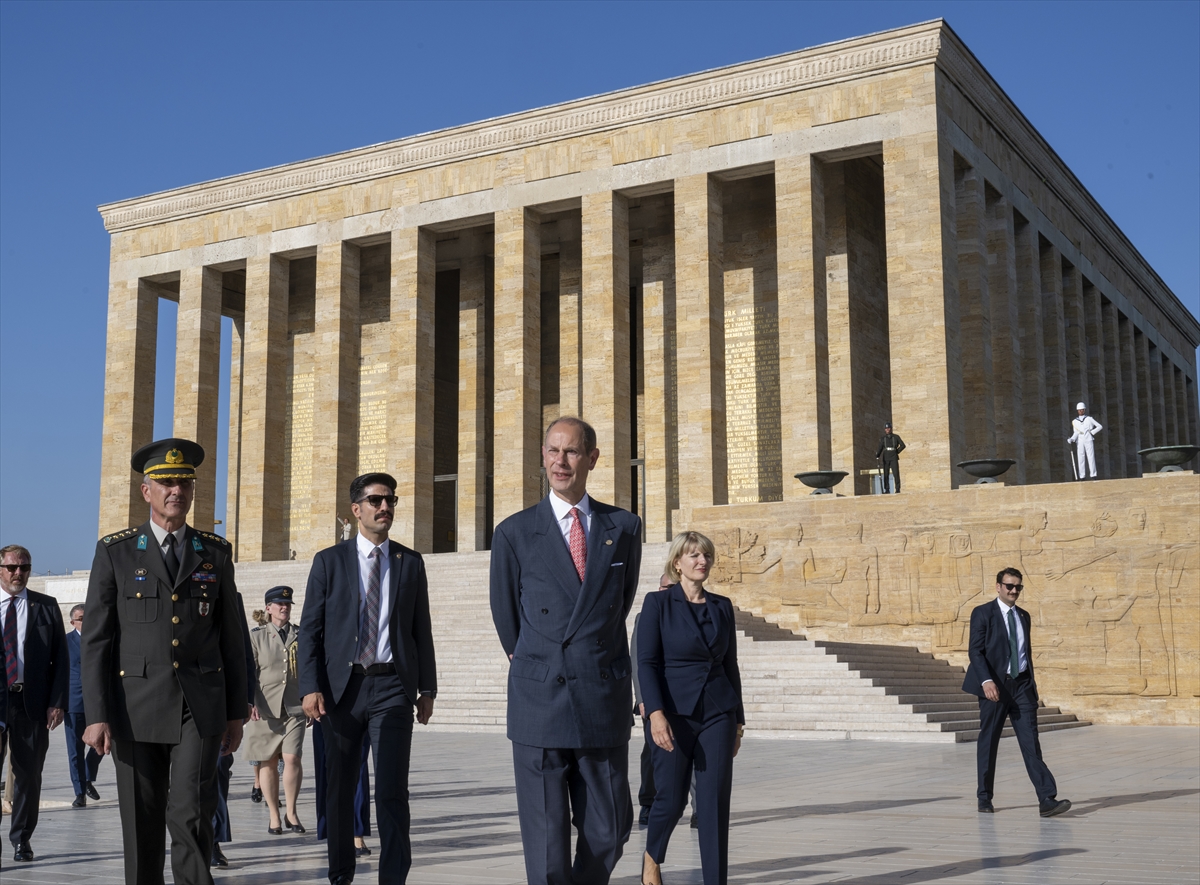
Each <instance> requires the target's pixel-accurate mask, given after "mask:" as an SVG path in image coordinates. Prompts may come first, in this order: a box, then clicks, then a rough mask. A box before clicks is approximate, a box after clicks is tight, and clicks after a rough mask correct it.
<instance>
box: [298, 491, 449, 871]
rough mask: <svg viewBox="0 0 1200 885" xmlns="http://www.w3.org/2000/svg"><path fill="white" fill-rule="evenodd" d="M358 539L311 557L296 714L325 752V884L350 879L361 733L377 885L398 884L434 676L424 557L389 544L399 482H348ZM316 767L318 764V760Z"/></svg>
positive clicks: (408, 858)
mask: <svg viewBox="0 0 1200 885" xmlns="http://www.w3.org/2000/svg"><path fill="white" fill-rule="evenodd" d="M350 502H351V504H350V509H351V512H353V514H354V518H355V519H357V520H358V535H357V536H355V537H354V538H352V539H350V540H348V541H342V542H341V543H339V544H336V545H334V546H333V547H327V548H326V549H324V550H322V551H321V552H320V553H318V554H317V555H316V556H315V557H314V558H313V564H312V571H310V572H309V575H308V589H307V590H306V592H305V597H304V615H303V618H302V620H301V622H300V640H299V643H298V658H299V661H298V663H299V675H300V695H301V697H302V704H303V706H304V712H305V714H306V715H307V716H308V717H309V718H310V719H316V720H319V721H320V726H319V727H320V728H322V729H323V732H322V735H323V737H324V743H325V760H324V764H325V776H326V784H327V787H326V796H327V799H326V814H325V820H326V828H327V833H328V849H329V881H330V882H331V883H333V885H346V883H349V882H352V881H354V866H355V851H354V791H355V789H356V788H357V786H358V780H359V767H360V764H361V760H362V756H361V754H362V740H363V733H364V732H366V733H367V734H369V735H370V739H371V756H372V758H373V759H374V760H375V806H376V819H377V820H378V822H379V843H380V849H379V867H378V871H379V881H380V882H389V883H403V882H404V881H405V880H406V878H407V876H408V870H409V868H410V867H411V866H412V848H411V845H410V843H409V807H408V763H409V752H410V750H411V748H412V730H413V716H414V713H415V715H416V720H417V721H418V722H420V723H421V724H422V725H425V724H426V723H427V722H429V717H430V716H431V715H433V699H434V697H436V695H437V668H436V665H435V663H434V655H433V629H432V627H431V625H430V620H429V586H428V582H427V580H426V577H425V561H424V560H423V559H422V558H421V554H420V553H417V551H415V550H410V549H409V548H408V547H405V546H403V545H401V544H398V543H396V542H395V541H391V540H388V532H389V531H391V528H392V522H393V520H394V519H395V514H396V480H395V479H393V478H392V477H391V476H389V475H388V474H386V473H367V474H364V475H362V476H360V477H358V478H357V479H355V480H354V481H353V482H352V483H350ZM317 764H318V765H320V764H321V762H317Z"/></svg>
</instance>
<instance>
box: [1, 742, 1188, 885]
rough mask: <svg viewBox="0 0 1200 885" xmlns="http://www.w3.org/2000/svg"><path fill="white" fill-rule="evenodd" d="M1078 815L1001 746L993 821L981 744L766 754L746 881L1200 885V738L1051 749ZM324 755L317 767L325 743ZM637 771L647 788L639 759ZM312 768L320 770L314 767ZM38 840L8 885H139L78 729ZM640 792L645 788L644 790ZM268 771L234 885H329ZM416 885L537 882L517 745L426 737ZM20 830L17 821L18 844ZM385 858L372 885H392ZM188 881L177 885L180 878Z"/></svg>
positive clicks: (694, 864) (235, 789)
mask: <svg viewBox="0 0 1200 885" xmlns="http://www.w3.org/2000/svg"><path fill="white" fill-rule="evenodd" d="M1042 747H1043V752H1044V755H1045V757H1046V760H1047V762H1048V763H1049V765H1050V768H1051V770H1053V772H1054V773H1055V776H1056V777H1057V778H1058V784H1059V795H1060V796H1062V797H1064V798H1068V799H1070V800H1072V802H1073V803H1074V807H1073V808H1072V809H1071V811H1069V812H1068V813H1067V814H1065V815H1063V816H1061V817H1057V818H1051V819H1048V820H1042V819H1041V818H1040V817H1038V814H1037V802H1036V799H1035V797H1034V794H1033V790H1032V788H1031V787H1030V784H1029V780H1028V778H1027V777H1026V775H1025V771H1024V767H1023V765H1022V764H1021V756H1020V752H1019V750H1018V748H1017V745H1016V743H1015V741H1013V740H1005V741H1004V742H1003V743H1002V744H1001V747H1000V766H999V772H998V775H997V783H998V787H997V793H996V798H995V805H996V814H995V815H981V814H978V813H977V812H976V810H975V745H974V744H903V743H883V742H879V743H876V742H867V741H837V742H828V743H826V742H816V741H805V742H795V741H775V740H763V739H757V740H755V739H748V740H747V741H746V744H745V746H744V748H743V750H742V753H741V755H740V756H739V757H738V759H737V762H736V765H735V770H734V791H733V822H732V832H731V836H730V882H731V883H753V885H767V883H787V882H801V883H819V882H839V883H843V885H891V883H925V882H942V881H947V882H954V883H959V882H962V883H1058V882H1080V883H1117V882H1124V883H1139V885H1140V883H1146V885H1150V883H1164V885H1177V883H1194V882H1198V881H1200V732H1198V731H1197V730H1196V729H1193V728H1118V727H1104V726H1095V727H1091V728H1084V729H1077V730H1073V731H1066V732H1057V733H1051V734H1046V735H1043V736H1042ZM306 749H307V753H306V755H310V754H311V744H310V745H309V747H308V748H306ZM639 749H640V745H638V744H633V745H631V753H630V755H631V760H632V761H634V769H635V772H636V752H637V751H638V750H639ZM306 761H307V760H306ZM46 768H47V770H46V789H45V792H44V794H43V800H44V801H45V802H47V803H50V804H53V803H58V806H57V807H50V808H46V809H45V810H43V812H42V817H41V822H40V823H39V825H38V829H37V832H36V833H35V835H34V839H33V843H32V844H33V849H34V851H35V852H36V854H37V855H38V859H37V860H36V861H35V862H34V863H32V864H21V865H17V864H14V863H13V861H12V849H11V848H10V847H9V846H8V843H7V839H5V841H4V843H2V844H3V846H4V854H3V871H2V872H0V877H2V878H3V882H4V885H25V883H68V882H70V883H80V882H95V883H106V882H114V883H116V882H121V881H123V876H122V867H121V834H120V822H119V819H118V812H117V805H116V801H115V798H116V786H115V783H114V781H113V769H112V765H111V763H109V762H105V763H104V764H103V765H102V767H101V774H100V777H99V780H98V783H97V786H98V789H99V790H100V793H101V796H102V801H100V802H98V803H97V802H93V803H91V804H90V805H89V806H88V807H87V808H86V809H72V808H69V807H66V806H67V805H68V803H69V802H70V801H71V799H72V798H73V796H72V792H71V787H70V782H69V779H68V777H67V771H66V759H65V750H64V748H63V739H62V732H61V729H60V730H59V731H57V732H55V734H54V735H53V736H52V739H51V744H50V757H49V759H48V760H47V766H46ZM636 786H637V785H636V783H635V784H634V789H635V790H636ZM250 787H251V772H250V768H249V766H247V765H245V764H244V763H242V762H241V761H240V760H239V762H238V763H237V765H236V766H235V768H234V779H233V785H232V799H231V803H230V804H231V809H232V814H233V835H234V839H235V841H234V842H233V843H232V844H229V845H226V846H225V851H226V854H227V855H228V857H229V859H230V862H231V866H230V868H229V869H228V870H218V871H216V873H215V879H216V882H217V883H218V885H267V883H293V882H314V883H316V882H324V881H326V878H325V847H324V843H323V842H318V841H317V840H316V837H315V835H313V833H312V830H314V829H315V823H316V815H315V814H314V811H313V792H312V781H311V778H306V781H305V790H304V793H303V796H302V799H301V803H300V819H301V822H302V823H304V824H305V826H307V827H308V828H309V829H310V832H309V833H308V834H307V835H290V834H289V835H285V836H270V835H268V834H267V832H266V828H267V811H266V808H265V807H264V806H263V805H261V804H257V805H256V804H253V803H251V802H250V800H249V798H248V797H249V793H250ZM412 810H413V828H412V835H413V850H414V855H415V861H414V866H413V871H412V875H411V876H410V877H409V881H410V882H412V883H433V882H437V883H519V882H521V881H523V879H524V867H523V865H522V859H521V846H520V836H519V833H518V829H517V817H516V800H515V798H514V795H513V786H512V770H511V754H510V750H509V744H508V742H507V741H506V740H505V739H504V738H503V737H501V736H499V735H477V734H447V733H436V732H433V733H431V732H425V731H422V730H421V729H420V728H419V727H418V729H417V734H416V737H415V740H414V748H413V774H412ZM7 826H8V821H7V820H5V821H4V827H3V828H4V832H5V835H6V836H7V832H8V831H7ZM645 838H646V831H645V830H644V829H642V828H637V827H635V829H634V833H633V836H632V837H631V838H630V840H629V843H628V845H627V846H626V852H625V856H624V857H623V858H622V860H621V863H620V865H619V866H618V869H617V873H616V875H615V876H614V877H613V881H614V882H616V883H632V882H637V881H638V873H639V871H640V861H641V854H642V849H643V846H644V844H645ZM696 839H697V836H696V832H695V831H694V830H690V829H688V828H687V821H686V820H685V821H684V822H683V825H682V826H681V827H680V828H679V829H677V830H676V831H675V836H674V839H673V840H672V842H671V846H670V850H669V851H668V854H667V861H666V863H665V864H664V866H663V877H664V880H665V881H666V882H667V883H668V885H682V883H699V882H701V881H702V879H701V876H700V870H699V854H698V851H697V842H696ZM367 844H368V845H369V846H372V847H374V848H375V849H376V851H375V854H373V855H372V856H371V857H370V858H364V860H365V861H367V862H366V863H362V862H360V866H359V869H358V874H357V876H356V880H355V881H356V882H358V883H363V885H367V883H375V882H376V881H377V869H376V867H375V866H374V864H373V863H372V862H371V861H372V860H374V859H377V858H378V840H377V839H376V838H370V839H368V841H367ZM167 876H168V881H170V870H169V869H168V871H167Z"/></svg>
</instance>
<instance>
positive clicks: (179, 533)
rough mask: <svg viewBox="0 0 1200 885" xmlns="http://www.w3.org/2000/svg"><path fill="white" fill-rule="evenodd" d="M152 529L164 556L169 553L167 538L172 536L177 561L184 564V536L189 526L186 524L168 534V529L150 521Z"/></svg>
mask: <svg viewBox="0 0 1200 885" xmlns="http://www.w3.org/2000/svg"><path fill="white" fill-rule="evenodd" d="M150 529H151V531H153V532H154V539H155V540H156V541H157V542H158V549H159V550H160V551H161V552H162V553H163V555H164V556H165V555H166V553H167V549H166V548H167V537H168V535H169V536H170V538H171V540H172V541H173V542H174V544H175V559H176V561H177V562H180V563H182V562H183V536H184V533H185V532H187V524H186V523H184V524H183V525H181V526H180V527H179V528H177V529H175V531H173V532H168V531H167V530H166V529H164V528H163V527H162V526H160V525H159V524H158V523H157V522H155V521H154V520H153V519H152V520H150ZM171 577H172V578H174V577H175V575H171Z"/></svg>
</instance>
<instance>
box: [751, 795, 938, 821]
mask: <svg viewBox="0 0 1200 885" xmlns="http://www.w3.org/2000/svg"><path fill="white" fill-rule="evenodd" d="M961 798H962V797H961V796H935V797H932V798H928V799H860V800H857V801H854V802H828V803H823V804H821V805H791V806H787V807H783V808H763V809H758V810H755V811H736V812H734V813H732V814H731V815H730V816H729V817H730V824H729V826H730V827H731V828H732V827H744V826H749V825H753V824H762V823H770V822H771V821H777V820H795V819H796V818H800V817H812V816H814V815H826V814H856V813H858V812H862V811H887V810H889V809H892V808H905V807H908V806H911V805H926V804H929V803H931V802H949V801H955V800H959V799H961Z"/></svg>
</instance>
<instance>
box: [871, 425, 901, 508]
mask: <svg viewBox="0 0 1200 885" xmlns="http://www.w3.org/2000/svg"><path fill="white" fill-rule="evenodd" d="M903 451H904V440H902V439H901V438H900V434H898V433H892V422H891V421H889V422H887V423H886V424H884V425H883V436H882V437H880V439H879V448H878V449H877V450H876V451H875V459H876V460H877V461H881V462H882V467H883V493H884V494H885V495H886V494H888V493H889V492H891V491H892V489H891V488H890V487H889V485H888V474H889V473H891V475H892V478H893V479H895V480H896V488H895V491H897V492H898V491H900V453H901V452H903Z"/></svg>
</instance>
